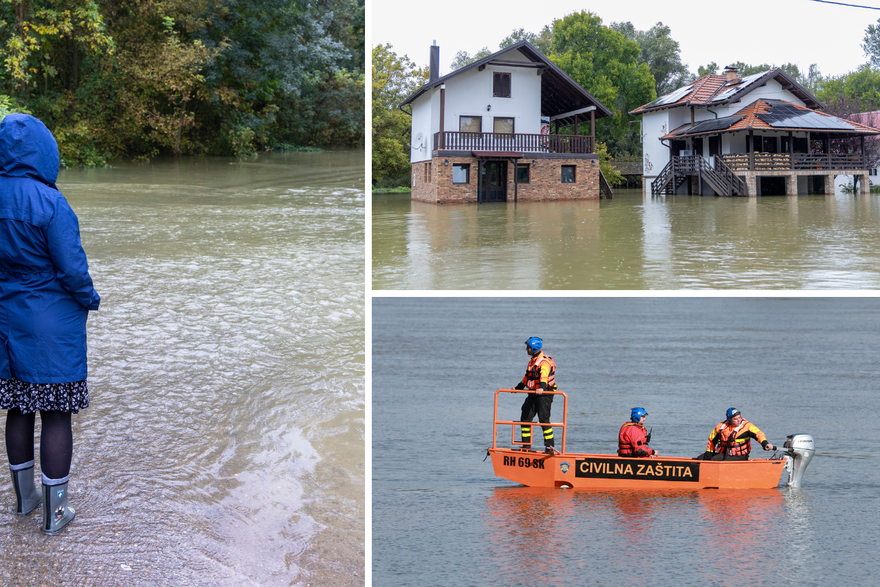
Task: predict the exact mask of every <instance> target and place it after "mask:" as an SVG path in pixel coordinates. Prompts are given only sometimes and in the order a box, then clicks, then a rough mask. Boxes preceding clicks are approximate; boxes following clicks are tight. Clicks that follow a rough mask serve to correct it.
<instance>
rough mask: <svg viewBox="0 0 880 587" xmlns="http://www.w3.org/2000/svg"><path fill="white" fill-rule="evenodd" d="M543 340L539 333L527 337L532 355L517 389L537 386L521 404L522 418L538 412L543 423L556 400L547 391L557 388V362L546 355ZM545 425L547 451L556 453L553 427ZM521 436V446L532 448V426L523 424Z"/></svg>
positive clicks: (528, 420) (545, 450) (533, 416)
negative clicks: (543, 349)
mask: <svg viewBox="0 0 880 587" xmlns="http://www.w3.org/2000/svg"><path fill="white" fill-rule="evenodd" d="M543 346H544V342H543V341H542V340H541V339H540V338H538V337H537V336H532V337H531V338H529V339H528V340H527V341H526V352H527V353H528V354H529V356H530V357H532V358H531V359H530V360H529V364H528V366H527V367H526V374H525V376H524V377H523V378H522V381H520V382H519V383H518V384H517V386H516V388H515V389H529V390H534V391H535V392H534V393H530V394H528V395H527V396H526V401H524V402H523V405H522V416H521V417H520V421H521V422H532V421H533V420H534V418H535V414H537V415H538V420H539V421H540V422H542V423H549V422H550V406H551V404H553V395H552V394H549V393H548V394H545V393H544V392H545V391H556V362H555V361H554V360H553V357H550V356H548V355H545V354H544V353H543V352H542V351H541V349H542V347H543ZM542 428H543V429H544V452H546V453H548V454H553V453H555V452H556V449H555V448H554V442H553V427H552V426H542ZM520 439H521V440H522V442H523V443H525V444H524V445H523V447H522V450H531V449H532V427H531V426H522V425H521V426H520Z"/></svg>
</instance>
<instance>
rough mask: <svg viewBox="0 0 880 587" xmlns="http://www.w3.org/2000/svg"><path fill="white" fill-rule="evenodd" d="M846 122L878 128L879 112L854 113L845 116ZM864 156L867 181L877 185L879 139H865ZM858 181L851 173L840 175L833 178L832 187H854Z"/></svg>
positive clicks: (879, 158)
mask: <svg viewBox="0 0 880 587" xmlns="http://www.w3.org/2000/svg"><path fill="white" fill-rule="evenodd" d="M847 120H852V121H855V122H858V123H860V124H864V125H867V126H870V127H873V128H880V110H874V111H872V112H856V113H855V114H851V115H850V116H847ZM865 156H866V157H867V164H868V180H869V182H870V184H871V185H877V182H878V181H880V178H878V176H877V172H878V169H880V138H878V137H876V136H875V137H868V138H866V139H865ZM858 179H859V178H858V176H854V175H853V174H852V173H842V174H840V175H838V176H837V177H835V178H834V187H835V188H842V187H844V186H846V187H850V186H855V185H857V184H858Z"/></svg>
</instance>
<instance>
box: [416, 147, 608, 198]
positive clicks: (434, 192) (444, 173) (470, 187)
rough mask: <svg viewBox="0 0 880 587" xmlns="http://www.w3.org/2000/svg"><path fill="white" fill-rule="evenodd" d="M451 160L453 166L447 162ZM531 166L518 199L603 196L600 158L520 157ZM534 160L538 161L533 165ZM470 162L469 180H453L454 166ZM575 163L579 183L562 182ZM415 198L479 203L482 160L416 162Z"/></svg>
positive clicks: (509, 169)
mask: <svg viewBox="0 0 880 587" xmlns="http://www.w3.org/2000/svg"><path fill="white" fill-rule="evenodd" d="M446 160H448V161H449V165H444V162H445V161H446ZM518 161H519V163H520V164H527V165H529V183H521V184H518V185H517V186H516V187H517V192H516V193H517V196H516V197H517V200H519V201H524V202H529V201H554V200H586V199H599V160H598V159H582V158H578V159H544V158H537V159H519V160H518ZM533 161H534V162H536V163H535V164H533ZM456 164H469V165H470V174H469V177H468V180H469V181H468V183H466V184H454V183H452V167H453V165H456ZM563 165H574V166H575V183H562V166H563ZM513 167H514V166H513V165H512V164H511V163H510V161H508V162H507V201H508V202H513V200H514V183H513V178H514V175H513V174H514V169H513ZM412 170H413V177H412V199H413V200H419V201H423V202H431V203H434V204H447V203H453V202H470V203H476V202H477V181H478V177H477V176H478V172H479V162H478V160H477V158H476V157H445V156H443V157H434V158H433V159H432V160H431V161H430V162H420V163H413V166H412Z"/></svg>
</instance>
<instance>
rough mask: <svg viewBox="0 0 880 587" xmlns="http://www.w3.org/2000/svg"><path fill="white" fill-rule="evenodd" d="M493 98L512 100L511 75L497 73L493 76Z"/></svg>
mask: <svg viewBox="0 0 880 587" xmlns="http://www.w3.org/2000/svg"><path fill="white" fill-rule="evenodd" d="M492 96H493V97H495V98H510V74H509V73H501V72H498V71H496V72H495V73H494V74H493V76H492Z"/></svg>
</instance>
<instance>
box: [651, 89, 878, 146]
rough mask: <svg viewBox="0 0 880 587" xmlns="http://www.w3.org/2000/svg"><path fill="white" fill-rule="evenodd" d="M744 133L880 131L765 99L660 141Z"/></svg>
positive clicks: (678, 130)
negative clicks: (726, 133)
mask: <svg viewBox="0 0 880 587" xmlns="http://www.w3.org/2000/svg"><path fill="white" fill-rule="evenodd" d="M740 130H773V131H789V130H796V131H819V132H828V133H831V134H838V135H840V136H843V135H853V136H865V135H878V134H880V130H878V129H876V128H872V127H870V126H867V125H864V124H860V123H858V122H853V121H851V120H843V119H842V118H838V117H836V116H832V115H830V114H825V113H824V112H817V111H815V110H811V109H810V108H805V107H803V106H798V105H797V104H792V103H791V102H786V101H785V100H769V99H763V98H762V99H758V100H756V101H754V102H752V103H751V104H749V105H748V106H745V107H744V108H742V109H741V110H740V111H738V112H737V113H736V114H734V115H732V116H725V117H723V118H714V119H709V120H702V121H700V122H698V123H696V124H694V126H691V125H690V123H688V124H684V125H682V126H680V127H678V128H676V129H675V130H673V131H672V132H670V133H668V134H666V135H665V136H663V137H660V140H666V139H675V138H678V139H680V138H683V137H688V136H700V135H708V134H718V133H719V132H736V131H740Z"/></svg>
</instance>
